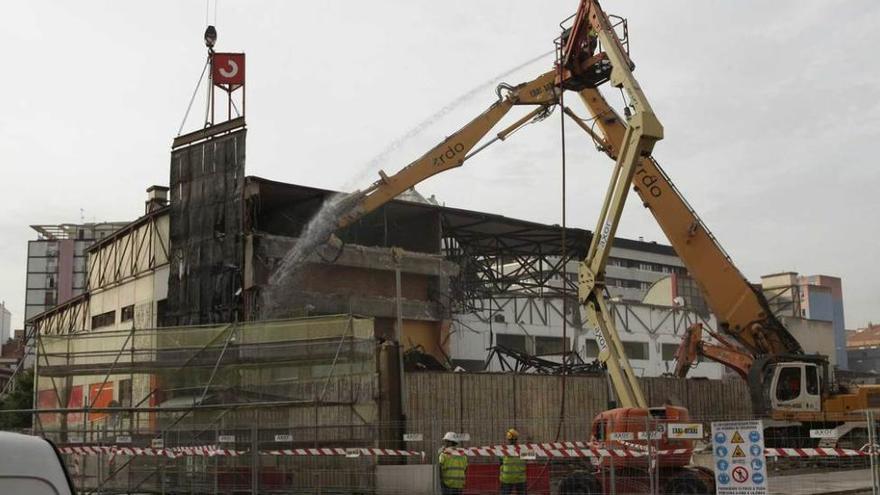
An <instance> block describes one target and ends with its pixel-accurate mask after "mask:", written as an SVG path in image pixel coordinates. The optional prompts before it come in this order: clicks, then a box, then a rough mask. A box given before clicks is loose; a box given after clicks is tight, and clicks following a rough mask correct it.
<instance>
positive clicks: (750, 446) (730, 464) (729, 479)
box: [712, 421, 767, 495]
mask: <svg viewBox="0 0 880 495" xmlns="http://www.w3.org/2000/svg"><path fill="white" fill-rule="evenodd" d="M712 453H713V455H714V459H715V466H714V468H715V493H716V494H717V495H767V469H766V464H767V463H766V459H764V429H763V425H762V424H761V421H719V422H713V423H712Z"/></svg>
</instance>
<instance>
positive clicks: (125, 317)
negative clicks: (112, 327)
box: [119, 304, 134, 321]
mask: <svg viewBox="0 0 880 495" xmlns="http://www.w3.org/2000/svg"><path fill="white" fill-rule="evenodd" d="M119 318H120V321H131V320H133V319H134V304H129V305H128V306H125V307H124V308H122V310H121V311H120V312H119Z"/></svg>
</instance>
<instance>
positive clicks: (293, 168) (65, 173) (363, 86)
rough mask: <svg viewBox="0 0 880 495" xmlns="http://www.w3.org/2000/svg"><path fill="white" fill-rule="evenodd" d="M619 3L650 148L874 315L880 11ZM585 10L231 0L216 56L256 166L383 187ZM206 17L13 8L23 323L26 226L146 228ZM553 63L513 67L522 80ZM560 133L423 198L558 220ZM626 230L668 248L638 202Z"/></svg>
mask: <svg viewBox="0 0 880 495" xmlns="http://www.w3.org/2000/svg"><path fill="white" fill-rule="evenodd" d="M213 3H214V2H213V0H212V1H211V4H212V5H213ZM603 5H604V7H605V8H606V10H608V11H609V12H612V13H617V14H620V15H624V16H626V17H628V18H629V21H630V32H631V37H632V57H633V59H634V60H635V62H636V64H637V70H636V76H637V77H638V78H639V80H640V82H641V84H642V86H643V88H644V90H645V91H646V93H647V95H648V98H649V99H650V101H651V103H652V105H653V106H654V108H655V110H656V112H657V115H658V116H659V118H660V119H661V121H662V122H663V124H664V126H665V130H666V139H665V140H663V141H662V142H660V143H659V144H658V145H657V147H656V148H655V152H654V154H655V156H656V157H657V158H658V160H659V161H660V162H661V164H662V165H663V166H664V168H665V169H666V171H667V172H668V173H669V175H670V176H671V177H672V179H673V180H674V181H675V183H676V184H677V185H678V186H679V188H680V189H681V190H682V191H683V193H684V194H685V196H686V197H687V198H688V200H689V201H690V202H691V203H692V205H693V206H694V207H695V209H696V210H697V211H698V212H699V213H700V215H701V216H702V217H703V219H704V220H705V221H706V223H707V224H708V226H709V228H710V229H712V231H713V232H714V233H715V235H716V236H717V237H718V238H719V239H720V241H721V243H722V244H723V245H724V247H725V248H726V249H727V250H728V252H729V253H730V254H731V256H732V257H733V258H734V261H735V262H736V263H737V264H738V266H739V267H740V268H741V269H742V270H743V271H744V272H745V274H746V275H747V276H748V277H750V278H751V279H752V280H758V278H759V276H760V275H761V274H766V273H770V272H778V271H783V270H796V271H799V272H801V273H803V274H814V273H823V274H830V275H838V276H840V277H842V278H843V286H844V298H845V304H846V320H847V327H849V328H856V327H858V326H862V325H864V324H865V323H867V322H868V321H869V320H873V321H878V320H880V308H878V304H877V303H878V299H880V298H878V295H880V269H878V265H877V261H876V259H875V256H877V255H878V252H880V249H878V248H880V246H878V244H880V222H878V221H877V218H876V212H877V211H878V210H880V199H878V198H880V195H878V194H877V192H876V189H875V188H876V187H877V185H878V184H880V171H878V167H877V165H876V163H875V162H876V158H875V156H874V153H875V150H876V147H877V143H878V138H880V67H878V56H877V53H876V49H877V47H878V46H880V32H878V31H880V30H878V29H877V27H878V26H880V2H877V1H876V0H850V1H842V0H823V1H810V2H807V1H793V0H789V1H776V2H763V1H720V0H704V1H697V0H692V1H680V0H679V1H662V2H661V1H654V2H645V1H642V2H636V1H624V0H619V1H614V0H606V1H605V2H604V3H603ZM576 7H577V1H576V0H558V1H553V2H526V1H519V0H513V1H511V0H505V1H501V0H491V1H489V0H480V1H474V0H470V1H465V0H446V1H443V2H437V1H434V0H400V1H378V0H377V1H373V2H354V1H350V2H342V1H322V2H300V1H287V2H281V1H274V2H272V1H260V2H256V1H233V0H220V2H219V8H218V9H217V25H218V26H217V27H218V31H219V42H218V46H217V48H218V50H220V51H245V52H246V53H247V56H248V62H247V63H248V66H247V75H248V96H247V111H248V116H247V117H248V126H249V129H250V132H249V135H248V141H249V142H248V157H247V170H248V173H249V174H250V175H259V176H262V177H266V178H270V179H274V180H280V181H287V182H293V183H298V184H305V185H310V186H317V187H325V188H334V189H339V188H343V187H361V186H363V185H366V184H367V183H369V182H370V181H372V180H373V178H374V177H375V174H376V170H372V169H370V167H368V166H367V164H368V163H369V161H370V159H371V157H373V156H374V155H375V154H377V153H378V152H380V151H381V150H382V149H383V148H385V146H386V145H387V144H388V143H390V142H392V141H393V140H394V139H395V138H397V137H398V136H400V135H402V134H405V133H406V132H407V130H408V129H410V128H412V127H413V126H414V125H416V124H418V123H419V122H421V121H422V120H423V119H424V118H426V117H427V116H429V115H431V114H433V113H434V112H436V111H437V110H438V109H439V108H441V107H443V106H444V105H445V104H447V103H448V102H449V101H451V100H454V99H455V98H457V97H458V96H460V95H462V94H465V93H467V92H468V91H470V90H471V89H472V88H474V87H475V86H478V85H480V84H483V83H485V82H486V81H488V80H491V79H493V77H494V76H495V75H496V74H500V73H503V72H505V71H507V70H508V69H509V68H511V67H514V66H516V65H518V64H520V63H522V62H523V61H525V60H527V59H529V58H532V57H534V56H535V55H538V54H540V53H543V52H545V51H548V50H550V49H552V40H553V38H554V37H556V36H557V35H558V23H559V21H560V20H561V19H563V18H564V17H567V16H568V15H570V14H571V13H573V12H574V10H575V9H576ZM213 17H214V14H213V10H212V12H211V14H210V18H211V19H212V20H213ZM204 27H205V2H204V1H201V0H198V1H196V0H194V1H176V0H175V1H170V0H164V1H156V0H154V1H150V2H120V1H110V0H106V1H100V2H99V1H78V2H61V1H58V2H43V1H31V2H14V3H12V2H10V3H7V4H5V5H4V13H3V15H2V16H0V46H2V47H3V48H4V50H3V58H4V62H5V63H4V64H3V67H4V70H3V71H2V75H0V91H2V93H0V94H2V98H3V100H4V104H3V108H2V111H0V163H2V165H0V170H2V179H0V197H2V198H3V205H4V206H5V208H4V209H5V211H4V213H3V215H2V216H0V239H2V242H0V299H4V300H6V301H7V303H8V305H9V306H10V307H11V309H12V311H13V312H14V315H13V324H14V326H16V327H19V326H20V325H21V318H22V315H23V305H24V287H25V262H26V247H27V241H28V240H29V239H31V238H33V237H34V236H35V233H34V232H32V231H31V230H30V229H29V228H28V225H29V224H38V223H62V222H78V221H79V220H80V209H83V210H84V211H85V218H86V220H87V221H92V220H99V221H101V220H130V219H134V218H136V217H137V216H138V215H140V214H141V213H142V210H143V200H144V199H145V193H144V190H145V188H146V187H147V186H149V185H151V184H167V182H168V156H169V147H170V143H171V139H172V138H173V137H174V135H175V134H176V132H177V128H178V126H179V124H180V120H181V117H182V115H183V112H184V110H185V108H186V104H187V101H188V100H189V96H190V94H191V92H192V90H193V87H194V85H195V82H196V80H197V78H198V75H199V72H200V70H201V65H202V63H203V61H204V50H205V49H204V46H203V44H202V42H201V37H202V33H203V30H204ZM550 64H551V60H550V59H549V58H548V59H546V60H544V61H542V62H539V63H536V64H534V65H532V66H530V67H528V68H526V69H523V70H520V71H518V72H517V73H516V74H513V75H510V76H508V77H507V78H506V80H507V82H510V83H518V82H523V81H526V80H529V79H531V78H532V77H534V76H535V75H537V74H539V73H540V72H542V71H544V70H546V69H548V68H549V67H550ZM606 94H608V96H609V98H610V101H611V102H612V103H614V104H615V105H619V103H620V100H619V97H617V96H616V95H615V94H614V93H606ZM493 99H494V90H493V89H491V88H487V89H486V90H485V91H483V92H482V93H480V94H478V95H476V96H475V97H473V98H469V99H467V100H466V101H464V102H463V104H462V105H460V106H459V107H457V109H456V110H455V111H453V112H451V113H450V114H448V115H447V116H445V117H444V118H443V119H440V121H439V122H437V123H436V125H432V126H430V127H429V128H428V129H427V130H426V132H424V133H422V134H421V135H419V136H417V137H416V138H414V139H412V140H410V141H409V142H408V143H406V144H405V145H404V146H402V147H401V148H400V149H398V150H397V151H396V152H395V153H393V154H392V155H391V156H390V157H389V159H388V161H387V163H385V164H383V165H382V168H384V169H385V170H386V171H388V172H389V173H391V172H393V171H396V170H397V169H399V168H400V167H402V166H403V165H405V164H406V163H407V162H409V161H410V160H411V159H413V158H415V157H416V156H418V155H419V154H421V153H422V152H423V151H424V150H425V149H427V148H428V147H430V146H432V145H433V144H434V143H435V142H437V141H438V140H440V139H442V138H443V137H444V136H445V135H447V134H450V133H452V132H453V131H454V130H455V129H457V128H458V127H459V126H460V125H461V124H463V123H464V122H466V121H467V120H469V119H470V118H471V117H473V116H474V115H476V114H477V113H479V112H482V111H483V109H484V108H485V107H486V106H488V105H489V104H491V102H492V101H493ZM575 104H576V105H575V106H576V107H577V102H575ZM201 105H202V103H201V101H199V102H197V103H196V106H195V109H194V113H195V115H196V116H198V114H199V111H200V110H201V111H203V107H202V106H201ZM581 113H586V112H585V111H583V110H581ZM516 117H517V115H512V116H511V118H516ZM198 121H199V119H198V117H195V118H192V117H191V119H190V121H189V125H188V127H189V129H193V128H195V127H196V126H198V124H199V122H198ZM568 131H569V132H568V133H567V141H568V147H567V154H568V164H569V166H568V219H569V225H573V226H580V227H587V228H592V227H593V223H594V222H595V217H596V215H597V212H598V205H599V204H600V202H601V200H602V195H603V194H604V188H605V185H606V181H607V178H608V173H609V171H610V161H609V160H608V159H607V158H606V157H605V156H603V155H600V154H599V153H597V152H596V151H595V150H594V149H592V147H591V145H590V142H589V141H588V140H587V139H585V138H584V136H583V135H582V134H581V133H580V131H578V130H577V129H575V128H574V126H573V125H569V126H568ZM559 142H560V135H559V120H558V116H554V117H553V118H552V119H550V120H548V121H545V122H543V123H541V124H537V125H534V126H530V127H529V128H527V129H525V130H523V131H521V132H520V133H519V134H517V135H515V136H514V137H513V138H511V139H510V140H509V141H508V142H505V143H503V144H499V145H497V146H494V147H493V148H491V149H490V150H488V151H486V152H484V153H482V154H481V155H479V156H478V157H476V158H474V159H473V160H472V161H469V162H468V163H467V165H466V166H465V167H463V168H462V169H458V170H453V171H450V172H447V173H446V174H444V175H441V176H438V177H435V178H433V179H430V180H429V181H426V182H425V183H424V184H422V185H421V186H420V187H419V190H420V191H421V192H422V193H423V194H436V195H437V197H438V198H439V199H440V200H441V201H444V202H445V203H446V204H447V205H449V206H455V207H461V208H469V209H477V210H483V211H489V212H495V213H500V214H503V215H507V216H511V217H519V218H524V219H528V220H535V221H540V222H548V223H558V222H560V211H561V210H560V195H559V191H560V178H561V173H560V145H559ZM354 178H357V179H354ZM619 234H620V235H622V236H625V237H632V238H635V237H638V236H644V237H645V238H646V239H648V240H657V241H660V242H665V238H664V237H663V234H662V232H661V231H660V230H659V228H658V227H657V226H656V225H655V224H654V221H653V218H652V217H651V215H650V214H649V213H648V212H647V211H645V210H644V209H643V208H641V206H640V205H639V204H638V202H637V201H632V202H630V204H629V205H628V206H627V211H626V214H625V215H624V218H623V221H622V224H621V227H620V230H619Z"/></svg>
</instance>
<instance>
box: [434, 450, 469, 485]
mask: <svg viewBox="0 0 880 495" xmlns="http://www.w3.org/2000/svg"><path fill="white" fill-rule="evenodd" d="M467 465H468V460H467V457H465V456H463V455H457V454H451V453H448V452H444V451H442V450H441V451H440V481H442V482H443V484H444V485H446V486H448V487H449V488H464V477H465V472H466V471H467Z"/></svg>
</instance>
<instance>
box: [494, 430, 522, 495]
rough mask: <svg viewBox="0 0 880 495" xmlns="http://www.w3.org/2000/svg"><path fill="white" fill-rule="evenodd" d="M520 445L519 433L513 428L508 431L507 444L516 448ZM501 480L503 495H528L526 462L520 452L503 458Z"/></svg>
mask: <svg viewBox="0 0 880 495" xmlns="http://www.w3.org/2000/svg"><path fill="white" fill-rule="evenodd" d="M518 443H519V432H518V431H516V430H515V429H513V428H511V429H509V430H507V444H508V445H510V446H516V445H518ZM499 471H500V474H499V479H500V480H501V495H506V494H508V493H518V494H519V495H525V493H526V461H525V460H524V459H523V458H522V457H520V455H519V452H511V453H510V454H508V455H505V456H504V457H502V458H501V469H500V470H499Z"/></svg>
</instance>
